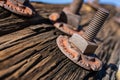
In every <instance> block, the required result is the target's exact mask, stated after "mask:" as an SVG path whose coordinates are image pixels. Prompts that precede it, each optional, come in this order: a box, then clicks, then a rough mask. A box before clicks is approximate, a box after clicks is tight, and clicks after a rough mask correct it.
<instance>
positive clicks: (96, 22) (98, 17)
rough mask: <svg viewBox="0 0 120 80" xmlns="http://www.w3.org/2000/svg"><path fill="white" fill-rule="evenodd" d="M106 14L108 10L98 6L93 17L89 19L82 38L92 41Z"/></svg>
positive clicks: (107, 14)
mask: <svg viewBox="0 0 120 80" xmlns="http://www.w3.org/2000/svg"><path fill="white" fill-rule="evenodd" d="M108 16H109V11H107V10H105V9H103V8H99V10H98V11H97V13H96V14H95V16H94V18H93V19H92V20H91V22H90V24H89V26H88V28H87V30H86V31H85V33H84V38H85V39H87V40H88V41H93V39H94V38H95V37H96V35H97V33H98V32H99V30H100V29H101V27H102V25H103V24H104V22H105V20H106V19H107V17H108Z"/></svg>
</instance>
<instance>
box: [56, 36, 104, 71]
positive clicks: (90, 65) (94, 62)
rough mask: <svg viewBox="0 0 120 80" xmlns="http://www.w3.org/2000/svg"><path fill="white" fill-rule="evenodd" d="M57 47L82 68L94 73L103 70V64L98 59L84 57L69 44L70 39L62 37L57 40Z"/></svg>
mask: <svg viewBox="0 0 120 80" xmlns="http://www.w3.org/2000/svg"><path fill="white" fill-rule="evenodd" d="M57 45H58V47H59V49H60V50H61V51H62V53H63V54H64V55H65V56H67V57H68V58H69V59H70V60H71V61H73V62H74V63H76V64H77V65H79V66H81V67H82V68H84V69H87V70H93V71H99V70H100V69H101V68H102V62H101V61H100V60H99V59H98V58H97V57H95V56H88V55H84V54H83V53H82V52H81V51H80V50H79V49H78V48H76V47H75V45H73V44H72V43H70V42H69V37H67V36H62V35H60V36H59V37H58V38H57Z"/></svg>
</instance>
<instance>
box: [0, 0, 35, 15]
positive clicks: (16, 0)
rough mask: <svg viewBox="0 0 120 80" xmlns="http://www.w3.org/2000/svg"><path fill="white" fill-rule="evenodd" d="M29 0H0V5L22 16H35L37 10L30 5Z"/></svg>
mask: <svg viewBox="0 0 120 80" xmlns="http://www.w3.org/2000/svg"><path fill="white" fill-rule="evenodd" d="M29 4H30V3H29V1H28V0H0V6H1V7H3V8H5V9H7V10H9V11H11V12H13V13H16V14H19V15H22V16H33V15H34V14H35V12H34V11H33V10H32V9H31V8H30V7H29V6H28V5H29Z"/></svg>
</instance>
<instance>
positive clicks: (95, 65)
mask: <svg viewBox="0 0 120 80" xmlns="http://www.w3.org/2000/svg"><path fill="white" fill-rule="evenodd" d="M108 15H109V12H108V11H107V10H105V9H103V8H100V9H99V10H98V11H97V13H96V14H95V16H94V18H93V19H92V20H91V22H90V24H89V26H88V29H87V30H86V31H85V32H84V34H82V35H80V34H76V33H74V34H73V35H72V37H70V38H69V37H67V36H59V37H58V38H57V44H58V47H59V48H60V50H61V51H62V52H63V54H65V55H66V56H67V57H68V58H69V59H70V60H72V61H73V62H74V63H76V64H78V65H79V66H81V67H83V68H85V69H88V70H93V71H98V70H100V69H101V68H102V62H101V61H100V60H99V59H98V58H97V57H95V56H93V55H94V52H95V50H96V48H97V44H96V43H95V42H94V41H93V39H94V38H95V36H96V35H97V33H98V31H99V30H100V29H101V27H102V25H103V24H104V22H105V20H106V18H107V17H108Z"/></svg>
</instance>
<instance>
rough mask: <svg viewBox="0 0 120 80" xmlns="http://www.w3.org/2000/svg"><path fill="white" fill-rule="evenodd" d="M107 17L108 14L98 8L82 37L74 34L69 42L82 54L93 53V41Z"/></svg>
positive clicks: (94, 46)
mask: <svg viewBox="0 0 120 80" xmlns="http://www.w3.org/2000/svg"><path fill="white" fill-rule="evenodd" d="M108 16H109V12H108V11H107V10H105V9H103V8H99V10H98V11H97V13H96V14H95V16H94V18H93V19H92V20H91V22H90V24H89V26H88V28H87V30H86V31H85V33H84V34H83V35H78V34H74V35H73V36H72V37H71V38H70V41H71V42H72V43H73V44H75V45H76V47H78V48H79V49H80V50H81V51H82V53H85V54H90V53H94V51H95V50H96V48H97V44H96V43H95V42H94V41H93V40H94V38H95V36H96V35H97V33H98V32H99V30H100V29H101V27H102V25H103V24H104V22H105V20H106V19H107V17H108Z"/></svg>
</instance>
